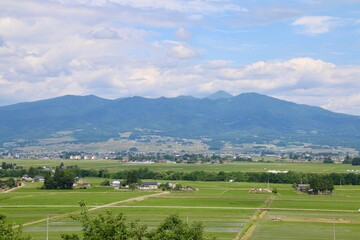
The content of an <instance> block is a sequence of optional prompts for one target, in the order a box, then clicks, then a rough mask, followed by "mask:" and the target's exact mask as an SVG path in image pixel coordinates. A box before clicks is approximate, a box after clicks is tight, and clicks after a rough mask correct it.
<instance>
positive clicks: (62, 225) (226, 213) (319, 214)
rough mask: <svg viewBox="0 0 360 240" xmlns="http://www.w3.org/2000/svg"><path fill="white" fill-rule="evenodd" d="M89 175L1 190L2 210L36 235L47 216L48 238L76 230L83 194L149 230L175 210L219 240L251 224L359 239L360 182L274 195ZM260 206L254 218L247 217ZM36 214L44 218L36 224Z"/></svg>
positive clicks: (261, 229)
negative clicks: (78, 183) (52, 186)
mask: <svg viewBox="0 0 360 240" xmlns="http://www.w3.org/2000/svg"><path fill="white" fill-rule="evenodd" d="M86 181H89V182H92V183H94V185H95V186H94V187H92V188H89V189H81V190H80V189H77V190H41V189H38V188H37V187H39V186H40V185H41V184H37V183H30V184H27V185H26V187H24V188H20V189H17V190H15V191H12V192H9V193H3V194H0V208H1V212H4V213H6V214H7V216H8V219H7V220H8V221H9V222H15V223H17V224H24V228H23V230H24V232H26V233H27V234H30V235H31V236H33V237H35V238H36V239H45V236H46V217H47V216H49V219H50V220H49V236H50V239H60V234H61V233H71V232H79V231H80V230H81V226H80V224H79V223H78V222H74V220H72V219H71V218H70V217H69V214H78V213H79V207H78V202H79V201H80V200H84V201H85V202H86V203H87V207H88V208H89V209H90V210H91V211H90V213H91V214H99V213H103V212H104V211H105V210H106V209H110V211H112V212H115V213H119V212H122V213H124V214H125V215H126V217H127V219H128V220H129V221H131V220H136V219H138V220H140V223H141V224H146V225H147V226H148V227H149V228H152V227H154V226H156V225H157V224H159V223H160V222H161V221H162V220H163V219H164V218H165V217H166V216H168V215H169V214H170V213H179V214H180V216H181V217H182V218H183V219H184V220H185V221H188V222H193V221H201V222H203V224H204V226H205V231H206V234H207V235H209V236H216V237H217V238H218V239H234V238H236V237H237V236H238V234H239V233H241V232H242V230H243V229H244V228H245V229H250V230H249V231H250V232H247V233H248V235H247V236H248V237H249V239H289V238H291V239H330V238H332V237H333V235H334V232H335V235H336V237H337V238H338V239H357V236H358V235H359V234H360V220H359V213H358V211H357V210H358V209H359V207H360V205H359V202H360V187H359V186H341V187H340V186H338V187H337V188H336V190H335V192H334V193H333V194H332V195H317V196H315V195H306V194H300V193H297V192H295V191H294V190H293V189H292V188H291V186H290V185H285V184H270V188H274V187H276V188H277V189H278V191H279V192H278V194H272V193H251V192H249V189H250V188H265V187H266V184H265V183H226V182H185V181H182V182H180V183H181V184H182V185H183V186H187V185H191V186H193V187H196V188H198V191H194V192H168V193H167V192H164V193H161V192H158V191H140V190H136V191H127V190H114V189H112V188H100V187H96V185H97V184H98V183H99V181H101V179H96V178H89V179H86ZM159 193H160V194H161V195H159ZM269 200H271V201H269ZM259 212H261V213H262V214H261V215H260V217H259V219H257V221H254V222H252V221H251V219H252V218H253V217H254V216H256V215H257V214H258V213H259ZM38 220H42V221H40V222H38V223H34V222H35V221H38ZM250 223H253V225H252V226H250V227H249V225H250ZM251 227H252V228H251ZM243 239H244V238H243Z"/></svg>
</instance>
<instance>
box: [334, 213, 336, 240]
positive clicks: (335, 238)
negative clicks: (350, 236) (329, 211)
mask: <svg viewBox="0 0 360 240" xmlns="http://www.w3.org/2000/svg"><path fill="white" fill-rule="evenodd" d="M334 240H336V232H335V218H334Z"/></svg>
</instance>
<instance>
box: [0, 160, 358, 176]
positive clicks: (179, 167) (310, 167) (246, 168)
mask: <svg viewBox="0 0 360 240" xmlns="http://www.w3.org/2000/svg"><path fill="white" fill-rule="evenodd" d="M3 161H5V162H7V163H16V164H17V165H18V166H23V167H25V168H29V167H31V166H33V167H40V166H49V167H54V166H59V165H60V164H61V163H62V162H63V163H64V164H65V165H78V166H79V167H80V168H84V169H91V168H93V169H108V170H109V171H110V172H116V171H123V170H131V169H138V168H140V167H147V168H149V169H150V170H153V171H168V170H172V171H184V172H189V171H210V172H219V171H224V172H231V171H238V172H265V171H267V170H291V171H297V172H314V173H332V172H336V173H346V170H349V169H351V170H358V171H360V166H352V165H349V164H323V163H311V162H302V163H301V162H286V163H280V162H270V163H263V162H250V163H249V162H239V163H226V164H173V163H149V164H134V163H123V162H119V161H116V160H66V159H60V160H31V159H15V160H14V159H11V160H10V159H6V160H3Z"/></svg>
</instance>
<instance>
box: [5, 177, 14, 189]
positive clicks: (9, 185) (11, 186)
mask: <svg viewBox="0 0 360 240" xmlns="http://www.w3.org/2000/svg"><path fill="white" fill-rule="evenodd" d="M6 184H7V185H8V187H9V188H13V187H16V181H15V179H13V178H9V179H8V180H7V181H6Z"/></svg>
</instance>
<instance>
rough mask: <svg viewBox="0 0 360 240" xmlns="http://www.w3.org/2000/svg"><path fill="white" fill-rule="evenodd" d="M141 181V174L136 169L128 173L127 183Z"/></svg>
mask: <svg viewBox="0 0 360 240" xmlns="http://www.w3.org/2000/svg"><path fill="white" fill-rule="evenodd" d="M138 182H139V175H138V172H137V171H136V170H131V171H128V172H127V173H126V184H128V185H130V184H132V183H138Z"/></svg>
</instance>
